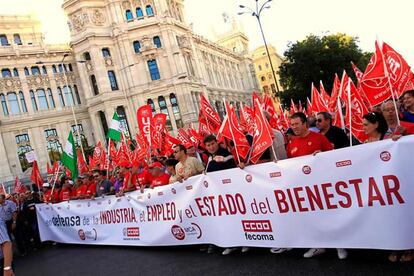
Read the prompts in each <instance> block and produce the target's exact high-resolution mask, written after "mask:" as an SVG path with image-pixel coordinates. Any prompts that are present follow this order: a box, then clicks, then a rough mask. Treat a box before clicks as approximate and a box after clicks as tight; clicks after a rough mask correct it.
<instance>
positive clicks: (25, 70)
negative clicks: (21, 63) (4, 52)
mask: <svg viewBox="0 0 414 276" xmlns="http://www.w3.org/2000/svg"><path fill="white" fill-rule="evenodd" d="M24 75H25V76H30V73H29V69H27V67H24Z"/></svg>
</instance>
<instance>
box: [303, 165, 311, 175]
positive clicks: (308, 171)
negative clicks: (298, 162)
mask: <svg viewBox="0 0 414 276" xmlns="http://www.w3.org/2000/svg"><path fill="white" fill-rule="evenodd" d="M302 172H303V173H304V174H310V173H311V172H312V169H311V167H309V166H303V168H302Z"/></svg>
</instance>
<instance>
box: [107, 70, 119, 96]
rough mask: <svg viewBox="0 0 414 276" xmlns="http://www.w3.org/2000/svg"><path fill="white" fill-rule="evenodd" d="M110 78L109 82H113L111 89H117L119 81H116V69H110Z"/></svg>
mask: <svg viewBox="0 0 414 276" xmlns="http://www.w3.org/2000/svg"><path fill="white" fill-rule="evenodd" d="M108 78H109V83H110V84H111V89H112V91H116V90H118V89H119V88H118V83H117V81H116V76H115V73H114V71H108Z"/></svg>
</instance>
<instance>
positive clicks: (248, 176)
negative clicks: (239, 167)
mask: <svg viewBox="0 0 414 276" xmlns="http://www.w3.org/2000/svg"><path fill="white" fill-rule="evenodd" d="M252 180H253V176H252V175H251V174H248V175H246V181H247V182H248V183H250V182H252Z"/></svg>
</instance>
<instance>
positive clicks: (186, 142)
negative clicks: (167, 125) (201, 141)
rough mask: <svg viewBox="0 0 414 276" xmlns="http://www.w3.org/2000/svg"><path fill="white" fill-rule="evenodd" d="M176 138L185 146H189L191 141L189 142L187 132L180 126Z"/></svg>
mask: <svg viewBox="0 0 414 276" xmlns="http://www.w3.org/2000/svg"><path fill="white" fill-rule="evenodd" d="M177 139H178V140H180V141H181V143H182V144H183V145H184V146H185V147H189V146H191V145H192V144H193V143H192V142H191V139H190V137H189V136H188V134H187V132H186V131H185V130H184V129H182V128H180V129H179V130H178V133H177Z"/></svg>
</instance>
